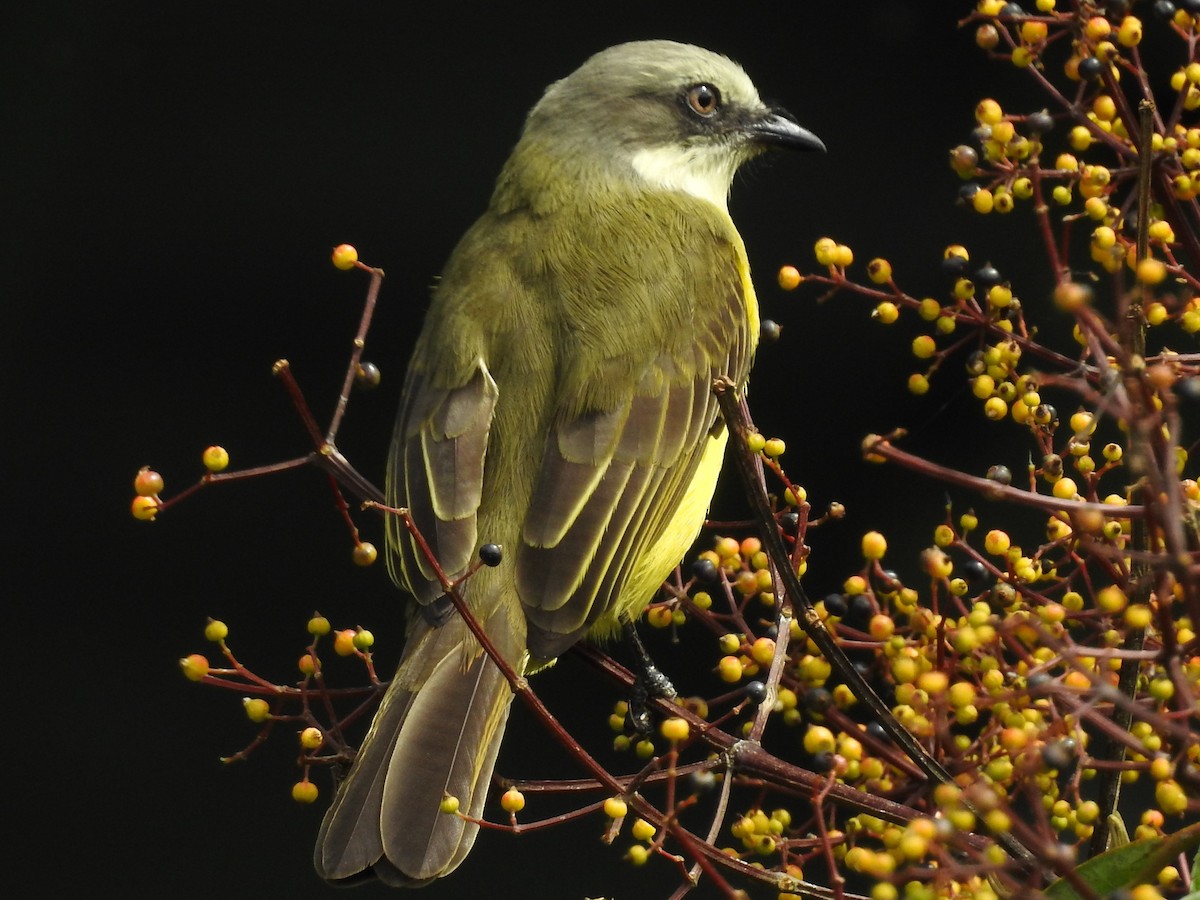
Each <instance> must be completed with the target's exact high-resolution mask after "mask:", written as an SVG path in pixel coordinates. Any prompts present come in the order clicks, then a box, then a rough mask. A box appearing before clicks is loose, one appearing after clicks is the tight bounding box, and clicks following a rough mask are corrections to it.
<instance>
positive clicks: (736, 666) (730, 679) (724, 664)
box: [717, 656, 742, 684]
mask: <svg viewBox="0 0 1200 900" xmlns="http://www.w3.org/2000/svg"><path fill="white" fill-rule="evenodd" d="M717 675H719V676H720V678H721V680H722V681H724V682H727V683H729V684H733V683H734V682H737V681H741V678H742V661H741V660H740V659H738V658H737V657H736V656H723V657H721V659H720V661H719V662H718V663H717Z"/></svg>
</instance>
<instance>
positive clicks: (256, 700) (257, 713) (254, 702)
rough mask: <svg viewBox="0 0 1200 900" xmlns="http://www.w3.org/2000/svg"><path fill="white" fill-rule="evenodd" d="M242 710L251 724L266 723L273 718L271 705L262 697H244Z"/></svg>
mask: <svg viewBox="0 0 1200 900" xmlns="http://www.w3.org/2000/svg"><path fill="white" fill-rule="evenodd" d="M242 709H244V710H245V712H246V718H248V719H249V720H250V721H251V722H265V721H267V719H269V718H271V704H269V703H267V701H266V700H264V699H262V697H243V698H242Z"/></svg>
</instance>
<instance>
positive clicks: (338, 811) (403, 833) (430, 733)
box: [314, 608, 525, 887]
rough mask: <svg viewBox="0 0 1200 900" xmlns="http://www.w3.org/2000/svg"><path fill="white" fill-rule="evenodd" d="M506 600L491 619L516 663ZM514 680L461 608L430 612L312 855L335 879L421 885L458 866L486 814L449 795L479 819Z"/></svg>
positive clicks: (519, 652)
mask: <svg viewBox="0 0 1200 900" xmlns="http://www.w3.org/2000/svg"><path fill="white" fill-rule="evenodd" d="M508 618H509V617H508V615H507V612H506V610H504V609H503V608H502V609H499V610H497V611H496V612H494V613H493V614H492V615H491V617H490V619H489V621H487V622H485V623H484V627H485V630H486V631H487V633H488V635H489V636H492V639H493V640H494V641H495V642H496V644H497V649H499V650H500V652H501V653H502V654H503V655H504V657H505V659H508V660H510V661H511V662H512V663H513V665H514V666H515V667H517V669H518V671H520V670H521V668H522V667H523V663H522V658H523V655H524V652H525V639H524V628H523V627H522V626H523V623H520V624H517V625H516V627H514V624H516V623H512V622H510V621H508ZM511 703H512V691H511V689H510V688H509V685H508V683H507V681H506V680H505V678H504V675H503V674H502V673H501V672H500V670H499V668H497V666H496V664H495V663H493V662H492V661H491V659H489V658H488V656H487V654H485V653H483V652H482V651H481V650H480V648H479V645H478V643H477V642H476V641H475V640H474V638H473V637H472V636H471V635H470V633H469V632H468V630H467V628H466V626H465V624H464V623H463V622H462V620H461V619H458V618H457V617H455V618H454V619H453V620H451V621H450V622H448V623H446V624H445V625H443V626H441V627H436V628H435V627H432V626H429V625H426V624H424V623H420V624H418V625H417V627H416V629H415V630H414V631H413V633H412V634H411V635H410V636H409V640H408V643H407V645H406V647H405V651H404V659H403V660H402V661H401V663H400V669H399V671H398V673H397V675H396V678H395V679H394V680H393V682H392V684H391V686H390V687H389V688H388V691H387V694H386V695H385V696H384V698H383V702H382V704H381V705H380V707H379V711H378V712H377V713H376V714H375V721H374V722H373V723H372V724H371V730H370V732H369V733H368V734H367V737H366V740H364V741H363V744H362V748H361V749H360V750H359V752H358V756H357V757H356V758H355V760H354V763H353V765H352V766H351V768H350V771H349V773H348V774H347V776H346V779H345V781H343V783H342V785H341V787H340V789H339V790H338V792H337V795H336V796H335V797H334V800H333V804H332V805H331V806H330V807H329V811H328V812H326V814H325V820H324V822H323V823H322V824H321V831H320V833H319V834H318V836H317V848H316V852H315V854H314V863H315V865H316V869H317V873H318V874H319V875H320V876H321V877H322V878H325V879H327V880H329V881H344V880H347V879H355V878H358V877H363V876H367V875H370V874H372V872H373V874H374V875H375V876H376V877H378V878H379V879H380V880H382V881H384V882H386V883H388V884H392V885H396V886H410V887H416V886H419V885H421V884H425V883H427V882H429V881H432V880H433V879H435V878H439V877H441V876H443V875H447V874H449V873H450V872H452V871H453V870H454V869H455V868H457V867H458V865H459V864H460V863H461V862H462V861H463V859H464V858H465V857H466V855H467V852H468V851H469V850H470V849H471V845H472V844H474V843H475V835H476V833H477V832H478V830H479V826H478V825H474V824H471V823H468V822H466V821H464V820H463V819H461V818H460V817H459V816H457V815H453V814H447V813H444V812H442V811H441V808H440V807H441V803H442V799H443V796H444V795H446V794H450V795H452V796H454V797H457V798H458V800H459V804H460V806H459V808H460V809H461V810H462V811H463V812H464V813H466V814H467V815H469V816H471V817H473V818H479V817H480V815H481V813H482V811H483V803H484V800H485V798H486V796H487V789H488V783H489V782H490V781H491V777H492V769H493V767H494V766H495V764H496V754H497V752H498V751H499V749H500V739H501V737H502V736H503V734H504V725H505V722H506V721H507V720H508V711H509V706H510V705H511Z"/></svg>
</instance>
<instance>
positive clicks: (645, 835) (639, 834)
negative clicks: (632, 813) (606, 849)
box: [630, 819, 655, 841]
mask: <svg viewBox="0 0 1200 900" xmlns="http://www.w3.org/2000/svg"><path fill="white" fill-rule="evenodd" d="M654 830H655V829H654V826H653V825H651V824H650V823H649V822H647V821H646V820H645V819H638V820H637V821H636V822H634V823H633V827H632V828H631V829H630V831H631V832H632V834H633V836H634V838H635V839H636V840H639V841H650V840H653V839H654Z"/></svg>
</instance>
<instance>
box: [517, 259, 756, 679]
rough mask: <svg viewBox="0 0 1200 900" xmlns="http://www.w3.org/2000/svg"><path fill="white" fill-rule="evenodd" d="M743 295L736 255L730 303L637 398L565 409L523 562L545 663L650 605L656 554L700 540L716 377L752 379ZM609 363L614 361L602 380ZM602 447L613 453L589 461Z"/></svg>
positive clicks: (648, 362)
mask: <svg viewBox="0 0 1200 900" xmlns="http://www.w3.org/2000/svg"><path fill="white" fill-rule="evenodd" d="M745 287H746V282H745V281H743V279H742V277H741V273H740V269H739V267H738V265H737V261H736V259H735V255H734V254H730V258H729V266H728V268H727V269H726V270H725V272H724V275H723V280H722V290H721V298H722V299H721V302H718V303H715V304H712V305H711V306H709V307H708V308H701V307H700V306H699V305H697V306H696V307H695V308H694V309H693V310H692V317H691V321H690V322H689V323H688V326H687V327H686V328H681V329H678V330H677V333H676V334H675V335H673V336H672V337H671V339H670V340H667V341H665V342H664V345H663V346H660V347H658V348H656V350H657V352H656V353H650V354H647V357H643V359H642V361H641V365H642V369H641V372H640V375H638V376H637V377H636V379H635V380H634V381H633V382H632V397H631V398H628V399H622V400H621V401H620V402H619V403H618V404H615V405H613V406H611V407H610V408H608V409H601V410H598V411H590V412H589V411H583V412H574V411H573V410H571V409H563V408H562V407H560V410H559V414H558V416H557V418H556V419H555V422H554V425H553V426H552V430H551V434H550V436H549V439H548V440H547V441H546V447H545V452H544V454H543V456H542V460H541V464H540V466H539V469H538V475H537V480H536V482H535V487H534V491H533V494H532V502H531V503H530V506H529V512H528V514H527V516H526V519H525V523H524V528H523V532H522V535H523V538H524V546H522V548H521V553H520V556H519V558H518V560H517V564H516V584H517V590H518V593H519V594H520V596H521V599H522V601H523V602H524V603H525V606H526V618H527V619H528V621H529V626H530V635H529V641H530V650H531V652H532V653H534V654H535V655H536V656H539V657H553V656H556V655H558V654H559V653H561V652H562V651H563V650H565V649H566V648H567V647H569V646H570V645H571V644H572V643H574V642H575V641H576V640H578V639H579V637H581V636H582V635H583V634H584V633H585V632H586V631H588V629H589V628H591V627H592V626H593V625H594V624H596V623H597V621H599V620H603V619H605V617H611V618H615V616H616V615H617V614H618V613H619V612H620V611H622V610H624V609H627V608H632V607H635V606H636V605H637V604H638V603H641V602H646V601H648V600H649V599H650V596H651V595H652V594H653V591H654V589H655V587H656V586H657V585H656V584H654V583H646V584H643V583H641V581H645V580H646V578H647V577H648V576H647V573H645V572H644V571H643V569H644V568H645V567H644V566H643V565H641V563H642V562H643V561H644V560H645V559H646V558H648V554H653V556H652V557H651V558H655V559H657V557H658V556H659V555H661V556H663V557H669V556H671V555H672V553H674V554H675V556H674V558H676V559H677V558H679V557H681V556H682V555H683V553H684V552H685V551H686V549H687V545H688V544H689V543H690V542H691V540H692V539H694V537H695V534H696V532H697V531H698V530H699V528H700V526H701V524H702V521H703V510H702V509H701V510H700V511H699V514H698V515H696V514H695V511H694V510H688V511H686V515H688V516H690V517H691V518H689V519H688V521H686V522H684V521H681V520H677V517H678V516H680V515H681V514H684V499H685V497H687V496H688V494H689V490H690V489H691V488H692V482H693V480H694V479H695V478H696V477H697V473H698V471H699V468H700V463H701V460H702V459H703V458H704V455H705V452H706V450H708V448H709V445H710V443H711V441H710V440H709V438H710V436H711V435H714V434H719V433H720V430H721V428H723V424H722V423H721V422H720V413H719V408H718V406H717V403H716V399H715V397H714V396H713V395H712V382H713V379H714V378H715V377H717V376H718V375H726V374H727V375H730V376H732V377H733V378H735V379H736V380H737V381H739V382H743V381H744V380H745V377H746V374H747V371H748V369H749V364H750V359H751V354H752V352H753V343H754V336H753V335H750V334H749V321H750V317H749V316H748V314H747V304H748V303H752V302H753V298H752V297H751V298H747V297H746V296H745V295H744V290H745ZM632 362H633V360H632V359H631V360H629V361H627V362H626V365H629V364H631V363H632ZM611 365H612V361H611V360H607V361H605V362H604V363H603V364H600V365H598V366H597V371H600V372H603V371H604V370H605V369H606V368H607V367H610V366H611ZM575 377H576V378H578V373H576V376H575ZM614 424H615V425H617V426H618V431H617V432H616V433H612V432H611V431H610V428H611V426H612V425H614ZM610 447H611V450H610V449H609V448H610ZM592 448H595V449H600V450H603V452H598V453H595V455H594V457H593V459H592V460H591V461H590V463H589V461H587V460H586V459H585V458H584V457H585V456H586V451H587V450H588V449H592ZM705 474H706V477H707V476H708V473H705ZM614 476H616V477H614ZM708 488H710V489H711V485H708ZM564 497H566V498H570V502H562V501H561V498H564ZM704 499H705V500H707V496H706V497H705V498H704ZM551 500H553V501H555V502H551ZM693 519H694V521H693ZM659 551H661V552H659ZM668 565H669V563H668ZM665 575H666V572H665V571H664V572H661V573H656V574H655V575H654V577H656V578H657V577H665ZM634 594H636V595H637V596H633V595H634Z"/></svg>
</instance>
